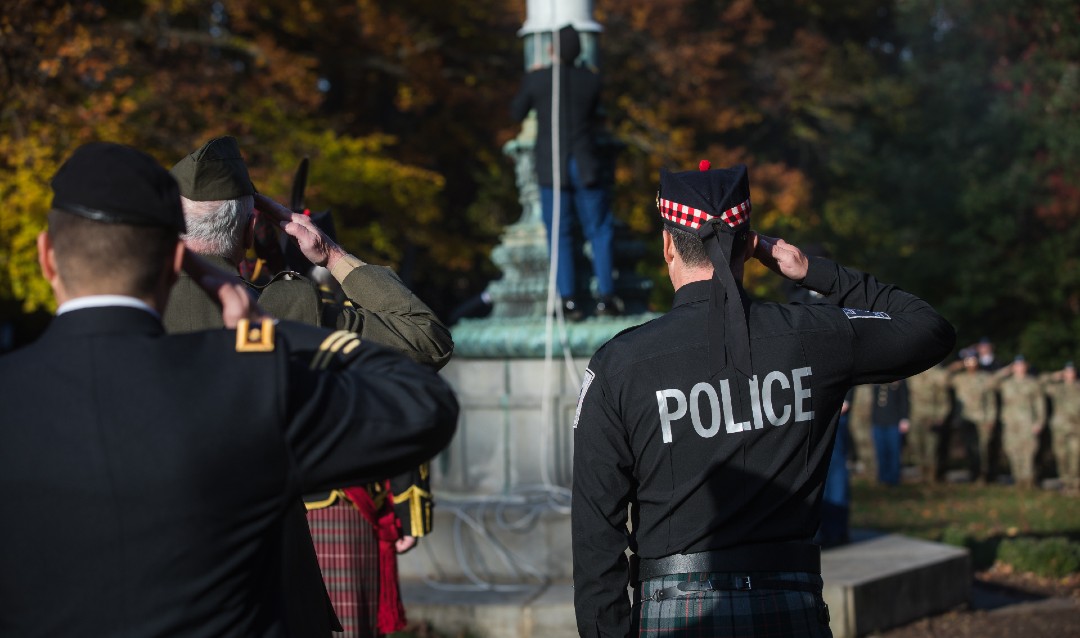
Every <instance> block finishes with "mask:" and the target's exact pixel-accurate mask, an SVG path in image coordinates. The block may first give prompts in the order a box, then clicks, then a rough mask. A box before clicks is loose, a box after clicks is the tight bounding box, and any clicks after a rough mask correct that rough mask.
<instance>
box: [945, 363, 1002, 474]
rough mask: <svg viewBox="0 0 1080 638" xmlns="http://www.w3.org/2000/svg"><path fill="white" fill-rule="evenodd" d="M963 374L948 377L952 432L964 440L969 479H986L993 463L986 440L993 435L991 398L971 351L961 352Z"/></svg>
mask: <svg viewBox="0 0 1080 638" xmlns="http://www.w3.org/2000/svg"><path fill="white" fill-rule="evenodd" d="M964 355H965V356H964V357H963V371H962V372H956V373H954V374H953V375H952V376H950V377H949V387H950V388H952V390H953V392H954V394H955V396H956V406H955V410H954V412H953V414H954V417H953V431H954V432H958V433H959V434H960V436H962V437H964V441H965V447H966V448H967V456H968V468H969V469H970V470H971V478H972V479H976V478H978V479H982V480H986V479H987V478H989V475H990V468H992V467H993V463H992V462H991V458H990V439H991V438H992V437H993V434H994V417H995V414H994V412H995V410H994V395H993V391H992V388H991V385H992V380H991V375H990V373H989V372H985V371H983V370H980V369H979V358H978V357H977V356H975V353H974V351H971V352H965V353H964Z"/></svg>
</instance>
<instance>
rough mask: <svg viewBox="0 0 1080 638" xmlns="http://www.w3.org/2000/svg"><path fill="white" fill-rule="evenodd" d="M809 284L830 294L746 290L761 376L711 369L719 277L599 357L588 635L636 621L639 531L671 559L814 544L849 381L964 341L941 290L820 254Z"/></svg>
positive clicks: (653, 554) (882, 375)
mask: <svg viewBox="0 0 1080 638" xmlns="http://www.w3.org/2000/svg"><path fill="white" fill-rule="evenodd" d="M803 285H804V286H805V287H808V288H810V289H812V290H815V291H818V292H821V293H823V294H825V299H824V301H825V302H826V303H825V304H813V305H801V304H778V303H763V302H756V301H755V302H750V303H749V308H748V314H747V316H748V321H749V329H750V340H751V345H750V348H751V357H752V360H753V372H754V375H753V377H752V378H750V379H747V378H745V377H741V376H740V375H738V374H736V373H735V371H734V369H732V368H725V369H722V370H721V371H720V372H719V373H718V374H717V375H716V376H715V377H712V378H710V374H709V360H710V358H709V342H708V335H707V334H706V329H707V328H706V326H707V316H708V306H709V291H710V283H709V282H708V281H702V282H695V283H691V284H687V285H685V286H683V287H682V288H680V289H679V290H678V291H677V292H676V294H675V302H674V307H673V308H672V309H671V311H670V312H668V313H667V314H665V315H664V316H663V317H660V318H658V319H656V320H653V321H651V322H649V323H646V324H644V325H642V326H638V327H637V328H633V329H630V330H629V331H626V332H624V333H622V334H620V335H618V336H616V337H615V338H614V339H612V340H611V341H610V342H608V343H607V344H606V345H605V346H604V347H603V348H601V349H600V350H599V351H598V352H597V353H596V355H595V356H594V357H593V358H592V361H591V362H590V363H589V367H588V370H587V372H586V378H585V381H584V383H583V387H582V389H581V394H580V397H579V404H578V413H577V416H576V418H575V426H574V427H575V429H574V445H575V450H574V486H573V509H572V514H571V517H572V530H573V550H574V587H575V594H574V596H575V608H576V613H577V622H578V629H579V631H580V633H581V635H582V636H598V635H603V636H625V635H626V634H627V632H628V630H629V622H630V606H629V601H628V599H627V595H626V587H627V582H628V570H627V559H626V557H625V556H624V550H625V548H626V547H627V546H628V545H629V547H630V548H631V549H632V550H633V551H634V552H636V553H637V554H638V555H639V556H641V557H643V558H661V557H665V556H669V555H672V554H679V553H690V552H700V551H708V550H722V549H732V548H743V547H750V546H753V545H761V544H769V543H789V542H805V543H810V542H811V539H812V537H813V535H814V532H815V531H816V529H817V527H818V522H819V518H820V517H819V506H820V502H821V493H822V487H823V484H824V482H825V475H826V472H827V469H828V465H829V457H830V455H831V453H832V446H833V440H834V438H835V433H836V430H835V427H836V419H835V416H836V415H837V414H838V412H839V410H840V406H841V403H842V402H843V399H844V395H845V393H846V392H847V391H848V389H849V388H850V387H851V386H852V385H856V384H862V383H875V382H887V381H892V380H895V379H899V378H903V377H906V376H909V375H912V374H915V373H917V372H919V371H921V370H924V369H926V368H928V367H930V366H931V365H933V364H935V363H937V362H938V361H940V360H941V359H942V358H943V357H945V355H946V354H947V353H948V352H949V351H950V350H951V349H952V347H953V343H954V341H955V334H954V331H953V328H952V326H950V325H949V323H948V322H947V321H945V319H943V318H942V317H941V316H940V315H939V314H938V313H937V312H935V311H934V309H933V308H931V307H930V305H929V304H927V303H926V302H924V301H922V300H921V299H919V298H917V297H915V296H914V295H911V294H908V293H906V292H904V291H902V290H900V289H899V288H897V287H896V286H892V285H889V284H883V283H880V282H878V281H877V280H876V279H874V278H873V277H872V276H870V275H866V274H863V273H860V272H858V271H855V270H851V269H847V268H843V267H840V266H838V265H836V264H835V263H833V262H831V261H828V260H825V259H813V260H811V264H810V270H809V272H808V274H807V277H806V279H805V281H804V282H803ZM628 505H629V506H630V511H631V516H632V521H631V523H632V529H633V531H632V532H631V533H628V532H627V527H626V524H627V506H628Z"/></svg>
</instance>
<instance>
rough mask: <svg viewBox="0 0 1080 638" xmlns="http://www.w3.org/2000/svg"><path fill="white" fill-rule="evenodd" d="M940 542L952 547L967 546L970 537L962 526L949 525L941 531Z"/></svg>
mask: <svg viewBox="0 0 1080 638" xmlns="http://www.w3.org/2000/svg"><path fill="white" fill-rule="evenodd" d="M941 542H942V543H945V544H946V545H952V546H954V547H967V546H968V545H969V544H970V542H971V538H970V536H968V533H967V531H965V530H964V529H963V528H962V527H957V526H955V525H950V526H948V527H946V528H945V529H944V530H942V531H941Z"/></svg>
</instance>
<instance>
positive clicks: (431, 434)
mask: <svg viewBox="0 0 1080 638" xmlns="http://www.w3.org/2000/svg"><path fill="white" fill-rule="evenodd" d="M278 326H279V339H283V340H284V343H285V344H286V347H289V345H288V344H289V343H290V342H294V343H296V342H302V343H301V347H296V348H290V350H289V351H290V361H289V366H288V368H289V369H288V373H287V375H286V378H285V379H283V381H282V382H283V384H284V385H285V388H284V392H279V393H277V394H278V396H282V397H283V398H282V405H281V409H282V410H283V411H285V413H286V415H287V417H288V424H289V425H288V427H287V429H286V431H285V437H286V441H287V443H288V446H289V449H290V450H291V452H292V455H293V458H294V462H295V464H296V466H297V469H298V473H299V476H300V477H301V489H302V490H303V492H304V493H311V492H317V491H321V490H329V489H333V488H337V487H340V486H342V485H360V484H364V483H368V482H371V481H374V480H380V479H382V478H384V477H387V476H393V475H395V474H398V473H401V472H403V471H407V470H409V469H411V468H413V467H416V466H418V465H419V464H421V463H423V462H426V461H427V460H428V459H430V458H432V457H433V456H435V455H436V454H438V453H439V452H440V451H441V450H442V449H443V448H445V447H446V446H447V444H449V442H450V439H451V437H452V436H453V433H454V430H455V428H456V424H457V415H458V404H457V399H456V398H455V396H454V392H453V391H452V390H451V389H450V386H449V385H448V384H447V383H446V382H445V381H444V380H443V379H442V378H441V377H440V376H439V375H438V373H436V372H435V371H434V370H432V369H431V368H428V367H426V366H422V365H419V364H417V363H415V362H413V361H410V360H409V359H407V358H405V357H404V356H402V355H401V354H400V353H398V352H395V351H392V350H390V349H387V348H383V347H381V346H378V345H375V344H372V343H368V342H362V340H360V339H359V338H358V337H357V336H356V335H355V334H352V333H347V332H344V331H338V332H334V333H330V332H329V331H326V330H320V329H317V328H313V327H311V326H305V325H302V324H294V323H291V322H284V321H283V322H280V323H279V324H278ZM313 334H315V335H317V338H318V339H321V341H319V342H318V346H317V347H314V348H312V347H308V346H309V344H310V343H312V342H313V341H312V335H313Z"/></svg>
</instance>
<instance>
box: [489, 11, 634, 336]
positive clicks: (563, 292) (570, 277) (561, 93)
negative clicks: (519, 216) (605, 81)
mask: <svg viewBox="0 0 1080 638" xmlns="http://www.w3.org/2000/svg"><path fill="white" fill-rule="evenodd" d="M558 42H559V49H558V51H555V52H554V53H557V54H558V56H557V58H556V56H554V55H553V56H552V57H553V62H554V64H553V65H552V66H550V67H547V68H539V69H534V70H533V71H530V72H529V74H528V75H526V76H525V79H524V81H523V82H522V85H521V89H520V90H519V91H518V94H517V95H516V96H515V97H514V101H513V103H512V104H511V106H510V114H511V116H512V117H513V118H514V120H515V121H518V122H520V121H521V120H523V119H525V116H527V115H528V114H529V111H530V110H532V109H536V121H537V131H536V177H537V180H538V181H539V183H540V208H541V210H542V212H543V216H544V225H545V226H546V227H547V233H548V242H549V247H550V249H551V250H552V252H554V250H555V249H556V248H557V250H558V259H557V262H558V265H557V275H556V284H557V288H558V291H559V296H560V297H561V298H562V304H563V311H564V312H565V313H566V315H567V317H569V318H571V319H578V318H580V317H581V316H582V308H581V306H580V305H579V304H578V302H577V300H576V299H575V293H576V282H575V280H574V279H575V278H574V241H573V227H572V226H571V224H570V220H571V219H572V217H571V215H570V213H571V211H573V212H574V213H575V214H576V216H577V220H578V222H579V223H580V224H581V229H582V232H583V233H584V235H585V238H586V239H587V240H588V241H589V243H590V244H591V246H592V262H593V274H594V275H596V287H597V292H598V293H599V295H600V298H599V300H598V301H597V305H596V313H597V314H598V315H615V314H618V313H619V311H620V309H619V301H618V300H617V299H616V298H615V281H614V279H613V278H612V274H611V266H612V239H613V238H614V225H613V220H612V217H611V209H610V206H609V197H608V192H607V189H606V188H605V187H604V186H603V185H602V184H601V179H600V166H599V161H598V159H597V154H596V131H595V126H596V120H597V110H598V109H599V104H600V77H599V76H598V75H597V74H596V73H594V72H593V71H591V70H589V69H586V68H583V67H579V66H574V60H576V59H577V57H578V56H579V55H580V54H581V39H580V37H579V36H578V32H577V31H576V30H575V29H574V27H572V26H570V25H567V26H565V27H563V28H562V29H561V30H559V32H558ZM556 69H557V70H558V72H559V74H558V76H557V77H556V76H555V74H554V70H556ZM556 79H557V80H558V85H559V90H558V93H557V96H558V102H559V110H558V130H559V158H558V164H557V166H558V170H559V173H558V175H559V188H558V190H559V211H560V213H559V216H560V221H559V229H558V245H557V247H556V245H555V239H554V238H553V237H552V226H553V223H554V214H553V210H554V201H555V190H556V189H555V175H556V173H555V171H554V170H553V166H555V161H554V160H553V157H554V151H553V148H552V146H553V141H552V128H553V113H554V107H553V105H552V97H553V94H554V93H555V91H553V88H552V86H553V84H554V82H555V80H556ZM571 203H572V205H571Z"/></svg>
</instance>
